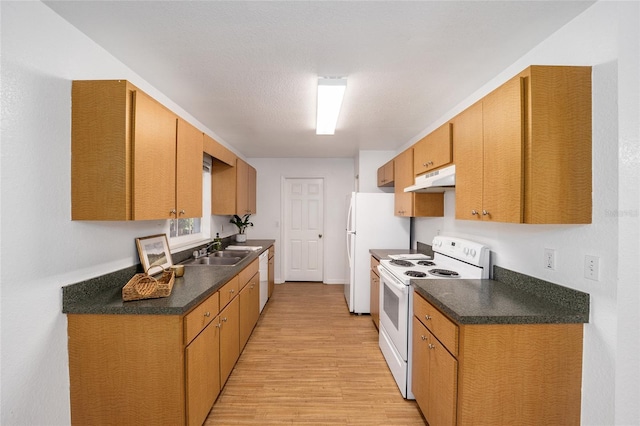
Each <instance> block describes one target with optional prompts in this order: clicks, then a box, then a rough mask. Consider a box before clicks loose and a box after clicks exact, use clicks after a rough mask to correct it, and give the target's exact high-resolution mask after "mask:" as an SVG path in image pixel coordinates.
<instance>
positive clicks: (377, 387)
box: [205, 283, 425, 426]
mask: <svg viewBox="0 0 640 426" xmlns="http://www.w3.org/2000/svg"><path fill="white" fill-rule="evenodd" d="M232 424H252V425H258V424H259V425H275V424H279V425H280V424H290V425H297V424H304V425H330V424H334V425H346V424H361V425H424V424H425V422H424V419H423V417H422V415H421V414H420V412H419V410H418V407H417V405H416V403H415V401H407V400H405V399H403V398H402V395H400V391H399V390H398V388H397V386H396V384H395V382H394V380H393V377H392V376H391V373H390V371H389V369H388V368H387V365H386V363H385V361H384V358H383V356H382V353H381V352H380V349H379V348H378V333H377V331H376V329H375V327H374V326H373V323H372V322H371V317H370V316H369V315H362V316H358V315H353V314H349V312H348V309H347V306H346V302H345V300H344V295H343V286H342V285H325V284H320V283H285V284H278V285H276V287H275V290H274V293H273V296H272V298H271V299H270V300H269V302H268V303H267V305H266V307H265V310H264V311H263V313H262V316H261V317H260V320H259V321H258V324H257V326H256V328H255V330H254V331H253V335H252V336H251V338H250V339H249V342H248V343H247V346H246V347H245V349H244V352H243V353H242V355H241V356H240V359H239V360H238V363H237V364H236V367H235V369H234V370H233V372H232V374H231V376H230V377H229V380H228V381H227V384H226V386H225V388H224V389H223V390H222V392H221V394H220V396H219V397H218V400H217V401H216V403H215V405H214V406H213V409H212V410H211V412H210V413H209V417H208V418H207V420H206V422H205V425H208V426H212V425H232Z"/></svg>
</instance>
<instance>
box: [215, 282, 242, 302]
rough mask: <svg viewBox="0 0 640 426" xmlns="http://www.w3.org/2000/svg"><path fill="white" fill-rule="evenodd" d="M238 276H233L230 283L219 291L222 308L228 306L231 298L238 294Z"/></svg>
mask: <svg viewBox="0 0 640 426" xmlns="http://www.w3.org/2000/svg"><path fill="white" fill-rule="evenodd" d="M239 290H240V289H239V288H238V276H237V275H236V276H235V277H233V278H231V279H230V280H229V282H228V283H226V284H225V285H223V286H222V288H221V289H220V290H218V293H220V309H222V308H224V307H225V306H227V304H228V303H229V302H231V300H232V299H233V298H234V297H236V296H237V295H238V291H239Z"/></svg>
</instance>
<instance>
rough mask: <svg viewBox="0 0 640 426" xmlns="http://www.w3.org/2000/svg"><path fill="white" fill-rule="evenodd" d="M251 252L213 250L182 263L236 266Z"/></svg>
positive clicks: (189, 264)
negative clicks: (206, 254)
mask: <svg viewBox="0 0 640 426" xmlns="http://www.w3.org/2000/svg"><path fill="white" fill-rule="evenodd" d="M249 253H250V252H249V251H242V250H226V251H225V250H221V251H216V252H213V253H211V254H209V255H208V256H204V257H199V258H197V259H189V260H185V261H184V262H182V264H183V265H185V266H207V265H217V266H234V265H236V264H237V263H238V262H240V261H241V260H242V259H244V258H245V257H247V256H248V255H249Z"/></svg>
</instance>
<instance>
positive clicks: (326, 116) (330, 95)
mask: <svg viewBox="0 0 640 426" xmlns="http://www.w3.org/2000/svg"><path fill="white" fill-rule="evenodd" d="M346 88H347V79H346V78H325V77H320V78H318V111H317V114H318V115H317V117H316V135H333V134H334V133H335V132H336V124H337V122H338V115H340V107H341V106H342V98H343V97H344V91H345V90H346Z"/></svg>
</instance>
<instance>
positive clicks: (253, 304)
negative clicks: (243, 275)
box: [240, 274, 260, 348]
mask: <svg viewBox="0 0 640 426" xmlns="http://www.w3.org/2000/svg"><path fill="white" fill-rule="evenodd" d="M259 276H260V275H259V274H255V275H254V276H253V277H252V278H251V279H250V280H249V282H248V283H247V285H246V286H245V287H244V288H243V289H242V290H241V291H240V348H244V346H245V345H246V344H247V342H248V341H249V337H250V336H251V332H252V331H253V328H254V327H255V325H256V323H257V322H258V317H259V315H260V287H259V285H260V283H259Z"/></svg>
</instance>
